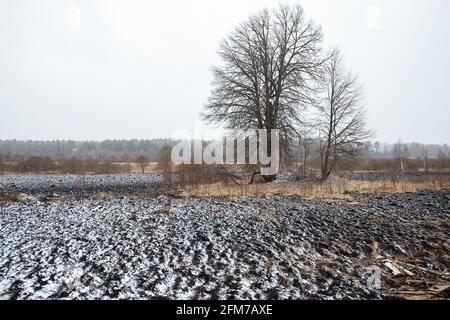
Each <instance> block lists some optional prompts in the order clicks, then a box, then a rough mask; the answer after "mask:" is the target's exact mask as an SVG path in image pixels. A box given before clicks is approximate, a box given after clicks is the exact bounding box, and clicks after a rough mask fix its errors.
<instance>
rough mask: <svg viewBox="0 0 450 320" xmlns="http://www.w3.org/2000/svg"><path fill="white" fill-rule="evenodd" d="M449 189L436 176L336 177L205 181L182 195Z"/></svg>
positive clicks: (334, 195)
mask: <svg viewBox="0 0 450 320" xmlns="http://www.w3.org/2000/svg"><path fill="white" fill-rule="evenodd" d="M448 188H450V181H448V180H444V179H439V178H438V179H435V180H432V181H429V182H410V181H393V180H391V179H386V180H381V181H357V180H348V179H346V178H339V179H338V178H336V179H333V180H330V181H327V182H320V181H308V182H280V183H271V184H242V185H240V184H235V183H232V184H230V183H222V182H215V183H205V184H197V185H189V186H184V187H182V188H181V189H180V194H181V195H182V196H185V197H240V196H244V197H245V196H255V197H266V196H275V195H285V196H287V195H297V196H301V197H304V198H314V199H316V198H318V199H347V200H351V197H350V196H349V194H350V193H351V192H360V193H381V192H417V191H419V190H443V189H448Z"/></svg>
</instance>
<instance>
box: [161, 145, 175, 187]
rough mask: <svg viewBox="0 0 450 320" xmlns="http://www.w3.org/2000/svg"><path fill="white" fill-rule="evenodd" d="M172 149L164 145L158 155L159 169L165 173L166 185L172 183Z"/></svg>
mask: <svg viewBox="0 0 450 320" xmlns="http://www.w3.org/2000/svg"><path fill="white" fill-rule="evenodd" d="M171 155H172V147H171V146H169V145H164V146H162V148H161V149H160V150H159V153H158V169H159V170H162V171H163V178H164V183H166V184H171V182H172V174H171V173H172V157H171Z"/></svg>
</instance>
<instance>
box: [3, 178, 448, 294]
mask: <svg viewBox="0 0 450 320" xmlns="http://www.w3.org/2000/svg"><path fill="white" fill-rule="evenodd" d="M30 177H32V179H30V180H27V178H26V177H24V176H21V177H18V178H17V179H15V178H14V179H13V181H14V182H13V184H15V188H18V187H20V188H21V190H20V191H21V192H26V193H28V194H30V193H31V194H32V195H33V194H34V193H39V195H42V194H43V193H45V192H47V191H49V190H50V189H51V188H50V187H49V188H50V189H49V190H47V189H45V188H44V187H43V185H48V184H49V182H48V179H54V180H55V179H56V180H58V179H62V181H64V179H67V178H64V177H57V176H50V177H48V176H30ZM37 177H41V178H40V179H41V180H39V178H37ZM7 178H11V176H9V177H7ZM97 178H98V179H103V180H107V182H105V184H104V185H102V184H100V182H88V183H91V184H93V185H95V186H96V187H95V188H96V189H98V188H101V187H104V186H113V185H114V182H111V180H110V179H112V181H124V180H123V179H125V180H126V181H128V179H130V178H129V177H127V178H121V177H114V178H111V176H109V177H108V176H97ZM147 178H148V177H147ZM147 178H142V177H141V179H144V180H145V183H148V181H147ZM87 180H88V179H87ZM92 180H94V181H96V180H95V177H94V178H92ZM27 181H28V182H27ZM35 181H38V182H35ZM39 181H40V182H39ZM42 181H44V182H42ZM8 183H9V184H8ZM64 183H65V182H64ZM88 183H86V184H88ZM50 184H51V183H50ZM124 184H125V185H127V186H128V184H127V183H124ZM155 184H156V185H157V182H155ZM0 185H2V186H3V189H2V190H10V189H11V188H12V186H11V182H7V181H6V178H5V176H0ZM99 185H100V187H98V186H99ZM39 186H40V187H39ZM75 186H76V182H74V184H73V188H75ZM148 186H149V185H148ZM61 188H62V187H61ZM87 188H89V187H87ZM127 188H128V187H127ZM43 189H45V190H46V191H45V192H42V190H43ZM39 190H40V191H41V192H38V191H39ZM61 190H62V189H61ZM127 190H128V189H127ZM30 191H32V192H30ZM73 193H74V194H76V192H75V191H74V192H73ZM68 194H70V193H68ZM36 199H39V197H36ZM449 217H450V193H449V192H448V191H442V192H431V191H430V192H421V193H416V194H384V195H381V194H379V195H376V194H375V195H359V194H354V195H352V198H351V199H350V198H349V199H348V200H347V201H346V200H334V201H323V200H305V199H301V198H299V197H296V196H285V197H283V196H276V197H270V198H240V199H223V198H215V199H213V198H206V199H186V198H178V197H174V196H169V197H166V196H159V197H140V196H133V195H132V194H129V193H126V194H124V195H123V196H120V197H119V196H113V197H111V198H109V199H106V200H94V199H93V198H90V197H87V198H86V199H84V200H83V201H79V200H77V199H76V197H70V196H67V197H65V198H64V199H62V200H58V201H38V200H36V201H34V200H30V201H24V202H0V230H1V232H0V299H54V298H57V299H59V298H66V299H74V298H75V299H152V298H157V299H158V298H169V299H218V298H219V299H331V298H338V299H341V298H355V299H357V298H364V299H374V298H375V299H376V298H385V297H390V296H393V295H394V293H393V290H392V289H393V288H392V281H390V280H389V276H388V275H389V272H390V271H391V270H390V269H387V268H386V266H385V264H384V263H382V262H381V261H383V260H376V261H375V260H373V259H371V257H372V255H373V254H372V251H373V244H374V242H377V243H378V244H379V254H380V255H381V256H383V257H384V258H389V259H391V260H392V261H395V260H399V259H400V258H401V257H408V256H410V255H411V254H413V255H420V261H421V268H426V269H428V270H430V272H435V273H442V275H443V276H442V277H441V278H442V279H444V280H445V279H448V276H449V275H448V271H446V268H448V267H449V246H450V237H449V236H450V231H449V228H448V227H449ZM372 265H377V266H379V267H381V269H382V288H381V289H380V290H372V289H369V288H368V286H367V280H368V277H369V275H370V272H369V271H368V269H367V268H368V267H369V268H370V267H371V266H372ZM413 271H414V270H413ZM384 274H385V275H386V277H385V276H384Z"/></svg>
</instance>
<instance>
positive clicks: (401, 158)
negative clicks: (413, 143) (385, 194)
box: [393, 139, 409, 171]
mask: <svg viewBox="0 0 450 320" xmlns="http://www.w3.org/2000/svg"><path fill="white" fill-rule="evenodd" d="M393 153H394V158H395V159H396V160H397V161H398V162H399V163H400V170H401V171H405V169H406V160H407V159H408V156H409V149H408V146H407V145H406V144H405V143H403V142H402V140H401V139H399V141H398V142H397V143H396V144H395V145H394V150H393Z"/></svg>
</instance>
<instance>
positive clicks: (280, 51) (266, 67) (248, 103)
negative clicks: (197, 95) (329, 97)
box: [204, 6, 325, 180]
mask: <svg viewBox="0 0 450 320" xmlns="http://www.w3.org/2000/svg"><path fill="white" fill-rule="evenodd" d="M321 43H322V31H321V28H320V27H317V26H316V25H314V24H313V23H312V22H311V21H308V20H306V18H305V15H304V12H303V9H302V7H300V6H294V7H289V6H280V7H279V8H278V9H275V10H272V11H269V10H263V11H261V12H260V13H258V14H256V15H254V16H252V17H250V18H249V19H248V20H247V21H245V22H243V23H241V24H240V25H239V26H238V27H237V28H236V29H235V30H234V32H233V33H232V34H231V35H230V37H229V38H228V39H226V40H224V41H223V42H222V44H221V46H220V50H219V55H220V57H221V58H222V60H223V65H222V66H220V67H214V68H213V76H214V81H213V90H212V93H211V96H210V98H209V101H208V103H207V105H206V106H205V113H204V119H206V120H207V121H209V122H211V123H216V124H224V125H225V126H226V127H227V128H229V129H233V130H236V131H252V130H256V129H266V130H267V131H268V145H269V146H270V130H272V129H279V130H280V144H281V149H282V152H283V153H287V151H288V149H289V148H288V146H289V144H290V142H292V141H297V139H298V125H299V124H300V123H301V122H302V120H303V118H302V113H301V111H302V110H303V108H305V107H306V106H307V105H309V104H311V103H312V101H313V99H314V95H315V93H316V91H317V87H316V84H317V81H316V80H317V79H318V78H319V77H320V75H321V68H320V66H321V65H322V64H323V63H324V61H325V59H324V58H321V56H322V55H321ZM268 154H269V155H270V154H271V150H268ZM274 178H275V177H270V178H269V179H268V180H272V179H274Z"/></svg>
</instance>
